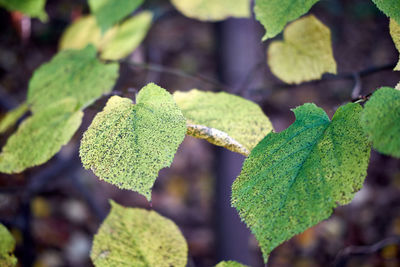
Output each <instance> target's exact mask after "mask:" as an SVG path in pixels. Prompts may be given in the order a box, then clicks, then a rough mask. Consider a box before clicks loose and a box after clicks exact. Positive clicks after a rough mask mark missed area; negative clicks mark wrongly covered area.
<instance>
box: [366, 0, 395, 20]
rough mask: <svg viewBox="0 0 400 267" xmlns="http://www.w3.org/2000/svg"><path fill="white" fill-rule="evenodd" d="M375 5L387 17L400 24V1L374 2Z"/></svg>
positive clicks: (373, 0)
mask: <svg viewBox="0 0 400 267" xmlns="http://www.w3.org/2000/svg"><path fill="white" fill-rule="evenodd" d="M372 2H374V3H375V5H376V6H377V7H378V8H379V9H380V10H381V11H382V12H383V13H385V14H386V16H388V17H390V18H392V19H394V20H395V21H396V22H397V23H398V24H400V1H398V0H372Z"/></svg>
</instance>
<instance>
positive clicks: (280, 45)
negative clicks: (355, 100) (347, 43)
mask: <svg viewBox="0 0 400 267" xmlns="http://www.w3.org/2000/svg"><path fill="white" fill-rule="evenodd" d="M283 36H284V40H283V41H274V42H272V43H271V44H270V46H269V48H268V65H269V66H270V68H271V71H272V73H274V74H275V75H276V76H277V77H279V78H280V79H281V80H282V81H284V82H286V83H301V82H304V81H310V80H316V79H320V78H321V76H322V74H323V73H325V72H330V73H333V74H336V62H335V59H334V58H333V52H332V47H331V32H330V30H329V28H327V27H326V26H325V25H324V24H322V23H321V22H320V21H319V20H318V19H317V18H315V17H314V16H312V15H310V16H307V17H303V18H301V19H299V20H296V21H295V22H293V23H291V24H290V25H288V26H287V28H286V29H285V31H284V33H283Z"/></svg>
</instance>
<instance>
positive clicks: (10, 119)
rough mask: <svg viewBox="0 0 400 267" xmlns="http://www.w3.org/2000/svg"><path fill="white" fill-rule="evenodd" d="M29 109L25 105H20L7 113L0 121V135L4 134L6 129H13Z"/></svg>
mask: <svg viewBox="0 0 400 267" xmlns="http://www.w3.org/2000/svg"><path fill="white" fill-rule="evenodd" d="M28 110H29V107H28V105H27V104H26V103H22V104H21V105H19V106H18V107H16V108H15V109H13V110H11V111H9V112H8V113H7V114H6V115H5V116H4V118H2V119H1V120H0V134H2V133H5V132H6V131H7V130H8V129H10V128H11V127H13V126H14V125H15V124H16V123H17V121H18V120H19V119H20V118H21V117H22V116H23V115H24V114H25V113H26V112H28Z"/></svg>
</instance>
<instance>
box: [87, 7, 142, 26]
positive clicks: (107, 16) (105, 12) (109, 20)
mask: <svg viewBox="0 0 400 267" xmlns="http://www.w3.org/2000/svg"><path fill="white" fill-rule="evenodd" d="M142 3H143V0H124V1H118V0H89V6H90V11H91V13H92V14H94V15H95V16H96V20H97V24H98V25H99V26H100V29H101V30H102V32H105V31H106V30H108V29H109V28H110V27H112V26H113V25H114V24H116V23H117V22H119V21H121V20H122V19H123V18H125V17H126V16H128V15H129V14H131V13H132V12H133V11H134V10H135V9H136V8H138V7H139V6H140V5H141V4H142Z"/></svg>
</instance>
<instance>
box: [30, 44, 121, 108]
mask: <svg viewBox="0 0 400 267" xmlns="http://www.w3.org/2000/svg"><path fill="white" fill-rule="evenodd" d="M118 69H119V65H118V64H116V63H111V64H103V63H101V62H99V60H98V59H97V58H96V49H95V47H94V46H92V45H90V46H87V47H86V48H85V49H82V50H67V51H62V52H59V53H58V54H57V55H56V56H54V57H53V59H52V60H51V61H50V62H48V63H45V64H43V65H42V66H40V67H39V68H38V69H37V70H36V71H35V72H34V74H33V76H32V78H31V80H30V82H29V90H28V104H30V105H32V111H33V112H34V113H35V112H37V111H38V110H41V109H44V108H46V107H47V106H48V105H51V104H52V103H56V102H58V101H60V100H62V99H65V98H69V97H72V98H75V99H76V100H77V104H78V109H81V108H85V107H87V106H89V105H90V104H92V103H93V102H94V101H95V100H96V99H97V98H99V97H100V96H101V95H102V94H105V93H108V92H110V91H111V90H112V87H113V86H114V84H115V81H116V80H117V78H118Z"/></svg>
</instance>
